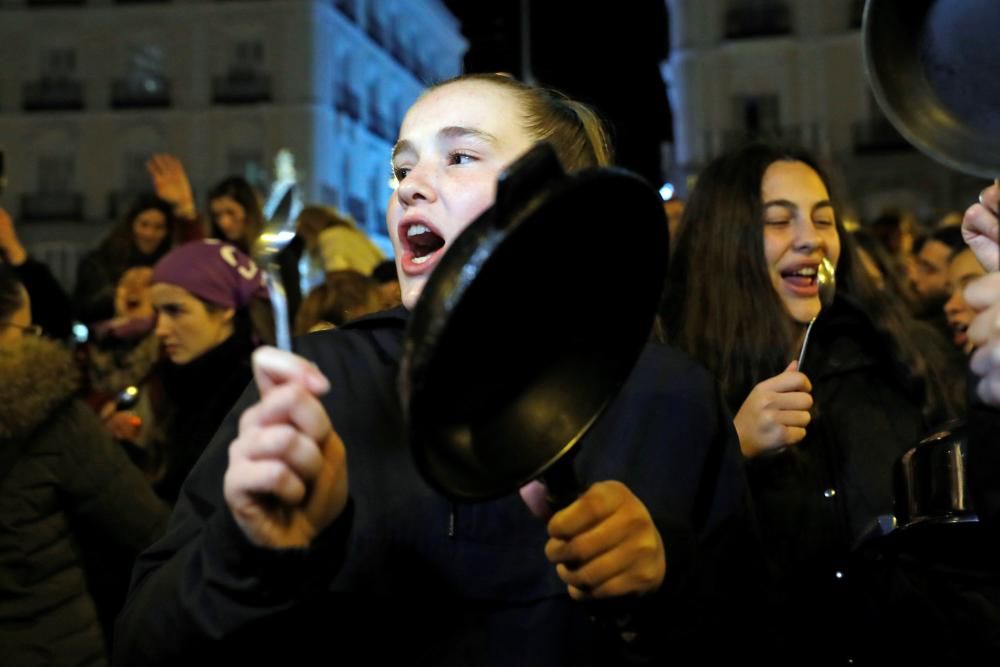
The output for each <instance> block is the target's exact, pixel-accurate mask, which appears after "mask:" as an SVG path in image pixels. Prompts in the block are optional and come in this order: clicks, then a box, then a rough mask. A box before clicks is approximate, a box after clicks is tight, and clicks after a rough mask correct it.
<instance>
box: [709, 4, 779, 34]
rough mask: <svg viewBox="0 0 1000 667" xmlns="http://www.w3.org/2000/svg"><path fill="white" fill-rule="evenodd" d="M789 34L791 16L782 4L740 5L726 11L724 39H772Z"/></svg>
mask: <svg viewBox="0 0 1000 667" xmlns="http://www.w3.org/2000/svg"><path fill="white" fill-rule="evenodd" d="M791 32H792V15H791V12H790V11H789V9H788V6H787V5H785V4H784V3H780V2H775V3H770V4H763V3H748V4H740V5H736V6H734V7H731V8H730V9H729V10H727V11H726V25H725V34H726V39H747V38H751V37H773V36H777V35H788V34H790V33H791Z"/></svg>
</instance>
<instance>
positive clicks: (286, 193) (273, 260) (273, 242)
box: [251, 181, 295, 352]
mask: <svg viewBox="0 0 1000 667" xmlns="http://www.w3.org/2000/svg"><path fill="white" fill-rule="evenodd" d="M294 203H295V183H294V182H292V181H289V182H283V183H278V184H277V185H275V189H274V190H273V191H272V192H271V196H270V197H269V199H268V203H267V204H266V205H265V206H264V215H265V218H266V219H267V222H266V223H264V229H263V231H262V232H261V234H260V236H258V237H257V240H256V241H254V244H253V248H251V254H252V255H253V259H254V261H255V262H257V265H258V266H260V267H261V268H262V269H263V270H264V284H265V286H266V287H267V295H268V297H269V298H270V300H271V309H272V310H273V311H274V335H275V339H276V344H277V346H278V349H281V350H286V351H289V352H291V350H292V336H291V332H290V331H289V326H288V298H287V297H286V296H285V285H284V283H283V282H282V281H281V267H280V266H279V265H278V254H279V253H281V251H282V250H284V248H285V246H287V245H288V244H289V243H290V242H291V240H292V239H293V238H295V230H294V229H293V224H294V220H295V218H294V216H293V215H292V208H293V206H294Z"/></svg>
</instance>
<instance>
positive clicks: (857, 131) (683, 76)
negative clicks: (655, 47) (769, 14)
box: [662, 0, 981, 217]
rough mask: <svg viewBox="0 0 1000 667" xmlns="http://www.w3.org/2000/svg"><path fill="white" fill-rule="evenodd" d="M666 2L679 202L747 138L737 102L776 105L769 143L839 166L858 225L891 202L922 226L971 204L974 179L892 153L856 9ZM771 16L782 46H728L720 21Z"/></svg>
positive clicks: (896, 145) (756, 41)
mask: <svg viewBox="0 0 1000 667" xmlns="http://www.w3.org/2000/svg"><path fill="white" fill-rule="evenodd" d="M665 2H666V4H667V8H668V12H669V16H670V40H671V55H670V58H669V60H668V61H667V62H665V63H664V64H663V66H662V74H663V77H664V80H665V81H666V83H667V87H668V95H669V97H670V103H671V108H672V110H673V113H674V126H675V137H674V142H675V144H674V148H673V150H672V151H669V152H668V155H670V156H671V157H672V159H673V164H672V165H667V168H668V170H669V171H670V172H671V175H672V178H673V180H674V181H675V182H676V183H678V184H680V185H681V188H682V190H681V191H682V192H683V188H684V184H685V183H687V182H689V181H690V179H691V178H692V177H693V176H694V175H695V174H696V173H697V171H698V170H699V169H700V168H701V167H702V166H704V165H705V164H706V163H707V162H708V161H709V160H710V159H712V158H713V157H714V156H716V155H718V154H719V153H720V152H722V151H723V150H725V148H726V147H728V146H733V145H735V144H737V143H738V142H739V140H740V138H741V137H742V136H744V135H745V128H744V120H745V119H744V118H742V117H741V115H740V113H739V110H738V106H737V102H736V100H737V99H738V98H739V97H741V96H743V97H751V96H757V97H761V96H774V97H775V98H776V99H777V105H778V119H779V121H778V125H779V127H778V128H777V129H778V130H779V131H778V132H776V133H773V134H776V135H777V136H780V137H781V138H783V139H785V140H786V141H788V142H790V143H796V144H799V145H802V146H804V147H805V148H808V149H810V150H812V151H813V152H815V153H817V154H819V155H820V156H821V157H824V158H828V159H830V160H832V161H833V162H834V163H835V164H836V165H837V166H839V168H840V171H841V172H842V173H843V180H844V181H845V184H846V187H847V190H848V193H849V194H850V195H851V196H852V198H853V199H854V200H855V201H856V202H858V212H859V213H860V214H861V215H863V216H869V217H870V216H873V215H875V214H876V213H878V211H879V208H880V207H882V206H884V205H886V202H887V201H889V200H891V199H896V200H900V201H902V200H905V201H906V202H907V205H912V206H914V208H916V209H917V214H918V216H922V217H931V216H933V215H934V214H935V213H936V212H937V211H938V209H941V208H947V207H957V206H959V205H960V204H961V203H962V202H966V200H968V199H969V193H970V192H972V193H975V192H978V188H977V187H976V183H973V182H972V179H969V178H967V177H964V176H962V175H959V174H955V173H954V172H949V171H947V170H944V168H943V167H940V166H938V165H937V164H935V163H933V162H932V161H930V160H929V159H928V158H926V157H924V156H923V155H922V154H920V153H918V152H916V151H915V150H912V149H908V148H907V147H905V146H900V143H901V142H900V140H899V139H898V138H894V136H895V133H894V132H893V131H892V130H891V128H888V127H887V126H886V123H885V121H884V119H883V117H882V114H881V112H880V111H879V110H878V109H877V106H876V105H875V103H874V100H873V98H872V96H871V94H870V93H869V89H868V84H867V80H866V78H865V72H864V58H863V54H862V44H861V39H862V35H861V30H860V29H859V28H858V26H856V25H852V23H853V21H852V18H853V17H852V15H853V14H854V12H856V11H857V9H858V7H859V5H858V4H857V2H856V0H822V1H821V2H820V1H816V0H783V1H781V0H665ZM774 5H784V6H785V7H787V9H788V12H789V24H790V30H789V31H788V32H787V34H782V35H774V36H758V37H745V38H727V37H726V13H727V11H728V10H730V9H731V8H735V7H744V8H746V7H749V8H752V9H757V10H762V11H766V9H767V7H768V6H774ZM865 133H867V138H866V139H863V140H860V141H859V137H862V135H864V134H865ZM880 142H883V144H884V145H881V146H879V145H877V144H879V143H880ZM979 187H981V184H979ZM970 188H971V189H970ZM886 193H890V194H888V195H887V194H886Z"/></svg>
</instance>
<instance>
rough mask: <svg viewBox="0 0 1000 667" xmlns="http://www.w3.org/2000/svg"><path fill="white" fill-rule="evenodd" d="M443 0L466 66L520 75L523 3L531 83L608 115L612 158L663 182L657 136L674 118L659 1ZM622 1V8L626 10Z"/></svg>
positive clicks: (661, 137)
mask: <svg viewBox="0 0 1000 667" xmlns="http://www.w3.org/2000/svg"><path fill="white" fill-rule="evenodd" d="M584 4H585V3H581V2H571V1H569V0H527V2H524V1H523V0H496V1H494V2H478V1H474V0H445V5H446V6H447V7H448V8H449V9H450V10H451V12H452V13H453V14H454V15H455V16H456V17H457V18H458V20H459V21H460V22H461V29H462V33H463V34H464V35H465V37H466V38H467V39H468V40H469V50H468V53H467V54H466V59H465V70H466V71H467V72H482V71H504V72H511V73H513V74H515V75H518V76H522V75H523V70H522V63H521V8H522V6H524V5H527V6H528V8H529V10H528V11H529V16H530V26H531V47H532V48H531V69H532V73H533V74H534V77H535V79H536V81H537V82H539V83H541V84H544V85H548V86H552V87H555V88H558V89H560V90H562V91H563V92H565V93H567V94H569V95H571V96H572V97H575V98H577V99H580V100H582V101H584V102H587V103H589V104H591V105H593V106H594V107H596V108H597V110H598V112H599V113H600V114H601V115H602V116H603V117H604V119H605V120H606V121H608V122H609V124H610V126H611V129H612V134H613V137H614V144H615V151H616V155H617V160H616V161H617V163H618V164H619V165H621V166H623V167H626V168H628V169H631V170H633V171H635V172H637V173H639V174H641V175H642V176H644V177H645V178H646V179H647V180H649V181H650V183H652V184H654V185H656V186H657V187H658V186H659V185H660V184H661V174H660V143H661V142H663V141H668V140H670V138H671V136H672V124H671V118H670V107H669V104H668V102H667V95H666V89H665V87H664V84H663V81H662V79H661V78H660V70H659V63H660V62H661V61H662V60H665V59H666V58H667V54H668V46H667V41H668V30H667V14H666V7H665V3H664V1H663V0H627V2H616V3H612V2H607V0H599V1H598V2H597V3H586V4H587V5H588V6H590V5H591V4H594V5H596V7H597V8H596V9H591V10H588V11H586V12H580V11H579V8H580V7H581V6H582V5H584ZM623 7H625V8H627V9H624V8H623Z"/></svg>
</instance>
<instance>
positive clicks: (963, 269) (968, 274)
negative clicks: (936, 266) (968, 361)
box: [944, 248, 986, 354]
mask: <svg viewBox="0 0 1000 667" xmlns="http://www.w3.org/2000/svg"><path fill="white" fill-rule="evenodd" d="M985 274H986V271H985V270H984V269H983V267H982V266H980V264H979V262H978V261H977V260H976V255H975V253H973V252H972V250H970V249H968V248H966V249H965V250H963V251H961V252H959V253H958V254H956V255H955V256H954V257H952V258H951V261H950V262H948V269H947V278H948V283H947V285H948V287H947V289H948V291H949V292H950V293H951V296H949V297H948V301H946V302H945V304H944V314H945V317H946V318H948V326H949V327H951V335H952V342H953V343H954V344H955V347H958V348H959V349H961V350H962V351H963V352H965V353H966V354H971V353H972V343H971V342H970V341H969V336H968V334H967V331H968V329H969V324H971V323H972V319H973V318H974V317H975V316H976V311H975V310H973V309H972V307H971V306H970V305H969V304H968V303H966V301H965V295H964V294H963V293H964V292H965V288H966V286H967V285H968V284H969V283H970V282H972V281H973V280H975V279H976V278H978V277H979V276H982V275H985Z"/></svg>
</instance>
